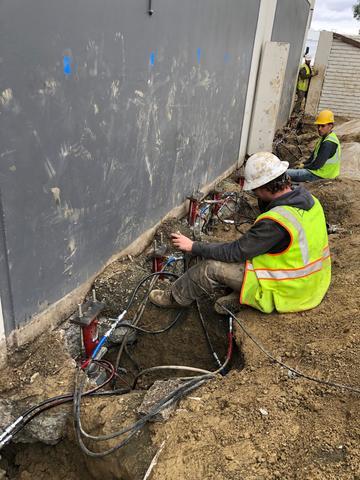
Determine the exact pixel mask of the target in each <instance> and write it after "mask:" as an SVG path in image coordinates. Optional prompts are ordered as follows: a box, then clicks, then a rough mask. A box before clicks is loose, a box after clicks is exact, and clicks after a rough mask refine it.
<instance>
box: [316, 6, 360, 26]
mask: <svg viewBox="0 0 360 480" xmlns="http://www.w3.org/2000/svg"><path fill="white" fill-rule="evenodd" d="M354 3H356V0H316V3H315V10H314V16H313V20H312V24H311V28H312V29H314V30H330V31H335V32H337V33H350V34H352V35H358V34H359V30H360V21H359V20H355V18H354V17H353V11H352V6H353V5H354Z"/></svg>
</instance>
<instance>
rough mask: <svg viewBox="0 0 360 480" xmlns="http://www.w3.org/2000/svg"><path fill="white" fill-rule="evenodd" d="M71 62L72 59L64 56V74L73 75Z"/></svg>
mask: <svg viewBox="0 0 360 480" xmlns="http://www.w3.org/2000/svg"><path fill="white" fill-rule="evenodd" d="M71 62H72V58H71V57H69V56H68V55H64V58H63V63H64V74H65V75H71Z"/></svg>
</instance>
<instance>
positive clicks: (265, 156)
mask: <svg viewBox="0 0 360 480" xmlns="http://www.w3.org/2000/svg"><path fill="white" fill-rule="evenodd" d="M288 167H289V162H282V161H281V160H280V159H279V158H278V157H277V156H276V155H274V154H272V153H270V152H259V153H255V154H254V155H251V157H249V158H248V160H247V162H246V165H245V174H244V175H245V182H244V190H254V189H255V188H258V187H262V186H263V185H265V184H266V183H268V182H271V180H274V179H275V178H277V177H279V176H280V175H281V174H282V173H284V172H286V170H287V169H288Z"/></svg>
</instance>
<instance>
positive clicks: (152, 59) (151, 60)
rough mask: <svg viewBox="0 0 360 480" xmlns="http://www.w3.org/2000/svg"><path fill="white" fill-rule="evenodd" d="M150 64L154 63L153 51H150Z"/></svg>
mask: <svg viewBox="0 0 360 480" xmlns="http://www.w3.org/2000/svg"><path fill="white" fill-rule="evenodd" d="M150 65H151V66H154V65H155V52H151V53H150Z"/></svg>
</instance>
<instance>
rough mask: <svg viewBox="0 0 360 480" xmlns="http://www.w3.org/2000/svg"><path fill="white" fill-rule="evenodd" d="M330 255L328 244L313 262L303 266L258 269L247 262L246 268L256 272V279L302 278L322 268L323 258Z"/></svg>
mask: <svg viewBox="0 0 360 480" xmlns="http://www.w3.org/2000/svg"><path fill="white" fill-rule="evenodd" d="M329 256H330V250H329V246H326V247H325V249H324V253H323V256H322V257H321V258H319V259H318V260H315V261H314V262H311V263H309V264H307V265H305V266H304V267H300V268H294V269H286V270H272V269H267V270H264V269H259V268H256V269H255V268H254V266H253V264H252V263H249V264H248V270H253V271H255V272H256V276H257V278H258V280H288V279H292V278H303V277H307V276H308V275H311V274H312V273H315V272H318V271H319V270H321V269H322V268H323V265H324V260H326V259H327V258H328V257H329Z"/></svg>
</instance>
